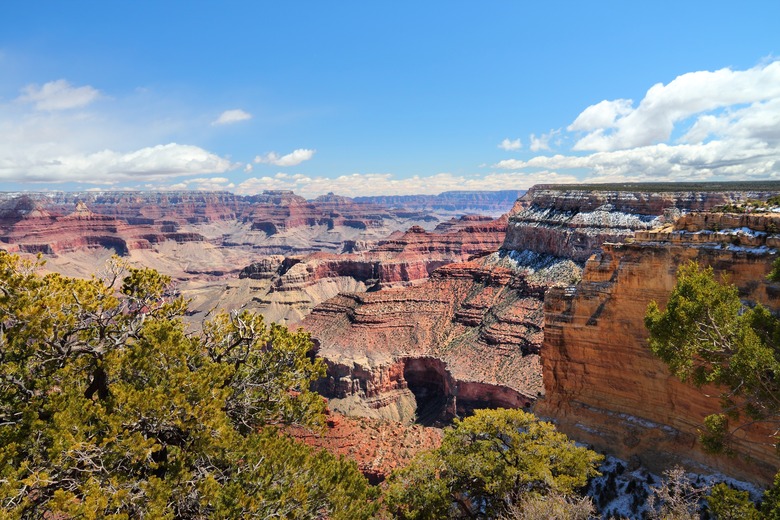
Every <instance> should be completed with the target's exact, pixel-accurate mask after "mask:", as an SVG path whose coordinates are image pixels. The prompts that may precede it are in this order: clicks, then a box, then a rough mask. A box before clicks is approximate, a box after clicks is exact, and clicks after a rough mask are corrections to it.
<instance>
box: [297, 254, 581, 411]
mask: <svg viewBox="0 0 780 520" xmlns="http://www.w3.org/2000/svg"><path fill="white" fill-rule="evenodd" d="M536 260H537V267H538V268H539V269H540V270H543V269H549V270H550V271H549V273H551V272H552V270H554V269H560V268H561V264H562V263H565V261H561V260H549V259H541V258H539V257H537V258H536ZM569 264H571V263H570V262H569ZM571 265H572V269H574V270H576V266H574V265H573V264H571ZM535 272H536V271H535V270H534V269H533V268H532V267H531V266H530V265H519V264H517V262H516V261H515V260H513V259H512V258H511V257H509V256H507V255H500V254H498V253H496V254H493V255H490V256H487V257H483V258H481V259H479V260H473V261H470V262H463V263H457V264H450V265H447V266H443V267H440V268H439V269H437V270H435V271H434V272H433V273H432V274H431V276H430V278H429V279H428V280H425V281H423V282H421V283H418V284H415V285H412V286H410V287H406V288H403V289H387V290H383V291H379V292H370V293H365V294H342V295H339V296H337V297H335V298H332V299H330V300H328V301H326V302H324V303H322V304H321V305H319V306H318V307H316V308H315V309H314V310H313V311H312V313H311V314H310V315H309V316H308V317H306V318H305V319H304V320H303V322H302V323H301V325H302V326H303V327H304V328H305V329H306V330H308V331H310V332H311V333H312V335H313V337H314V338H315V340H316V341H317V343H318V345H319V348H318V353H319V355H320V356H321V357H322V358H324V359H325V361H326V363H327V365H328V377H327V379H326V380H325V381H323V383H322V386H321V390H322V391H323V392H324V393H325V395H327V396H329V397H332V399H331V405H332V406H334V407H336V409H342V410H343V411H345V413H353V414H359V415H367V416H376V417H387V418H395V419H402V420H410V419H412V418H413V417H412V416H411V415H410V413H411V414H414V413H416V414H417V419H418V420H420V418H421V417H422V419H423V422H426V421H427V422H433V423H435V422H436V420H441V419H446V418H447V417H452V416H453V415H454V414H456V413H458V414H463V413H468V411H469V410H471V409H473V408H475V407H495V406H507V405H510V404H511V405H512V406H524V407H527V406H530V404H531V402H532V401H533V400H534V399H535V398H536V397H537V395H539V394H540V393H541V392H542V384H541V377H540V376H541V371H540V366H539V349H540V346H541V341H542V329H541V323H542V296H543V294H544V292H545V290H546V288H547V286H546V285H544V284H541V283H537V282H536V281H533V276H532V274H533V273H535ZM549 273H548V274H549ZM569 275H571V273H569ZM552 278H553V277H552V276H548V277H547V280H548V281H547V282H546V283H547V284H551V283H556V282H555V281H553V279H552ZM567 279H568V278H567ZM411 396H414V397H415V402H412V403H411V405H412V406H413V407H414V408H412V409H410V403H409V399H410V397H411Z"/></svg>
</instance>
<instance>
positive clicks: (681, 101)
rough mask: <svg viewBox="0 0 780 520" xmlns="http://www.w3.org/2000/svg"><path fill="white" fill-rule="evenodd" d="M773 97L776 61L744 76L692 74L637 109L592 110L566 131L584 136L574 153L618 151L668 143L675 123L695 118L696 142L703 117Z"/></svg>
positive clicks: (616, 104)
mask: <svg viewBox="0 0 780 520" xmlns="http://www.w3.org/2000/svg"><path fill="white" fill-rule="evenodd" d="M778 97H780V61H774V62H771V63H768V64H763V65H760V66H757V67H754V68H752V69H749V70H743V71H734V70H731V69H720V70H717V71H714V72H711V71H698V72H691V73H688V74H683V75H682V76H678V77H677V78H675V79H674V80H672V81H671V82H669V84H668V85H663V84H662V83H658V84H656V85H653V86H652V87H651V88H650V89H649V90H648V91H647V93H646V94H645V97H644V99H642V101H641V102H640V103H639V106H637V107H636V108H633V106H632V103H631V101H630V100H627V99H618V100H615V101H602V102H600V103H598V104H596V105H592V106H590V107H588V108H586V109H585V110H584V111H583V112H582V113H581V114H580V115H579V116H578V117H577V118H576V119H575V120H574V122H573V123H572V124H571V125H569V127H568V130H570V131H585V132H587V134H586V135H585V136H583V137H582V138H581V139H580V140H579V141H577V143H576V144H575V145H574V149H575V150H594V151H612V150H622V149H628V148H634V147H639V146H647V145H652V144H656V143H661V142H664V141H667V140H668V139H669V138H670V136H671V135H672V132H673V130H674V129H675V125H676V124H677V123H679V122H681V121H684V120H686V119H688V118H690V117H692V116H697V115H699V118H698V120H697V121H696V122H695V123H694V127H695V126H696V123H698V121H699V120H702V121H703V122H702V124H701V125H700V126H699V128H697V129H696V132H694V134H693V135H692V137H698V136H700V135H702V132H703V131H704V128H702V127H703V126H705V125H707V119H706V118H708V117H710V114H708V112H711V111H713V110H722V109H727V108H728V107H735V106H738V105H744V104H756V103H761V102H766V101H769V100H772V99H776V98H778Z"/></svg>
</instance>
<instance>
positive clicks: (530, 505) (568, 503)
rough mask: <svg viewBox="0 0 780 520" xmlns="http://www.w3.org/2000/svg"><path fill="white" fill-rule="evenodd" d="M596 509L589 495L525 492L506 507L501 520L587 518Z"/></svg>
mask: <svg viewBox="0 0 780 520" xmlns="http://www.w3.org/2000/svg"><path fill="white" fill-rule="evenodd" d="M595 513H596V509H595V508H594V507H593V502H592V501H591V499H590V498H589V497H579V496H576V495H575V496H567V495H562V494H560V493H551V494H549V495H547V496H541V495H537V494H535V493H527V494H525V495H523V496H521V497H520V498H519V499H518V500H517V501H516V502H514V503H513V504H511V505H509V507H507V511H506V513H504V515H503V516H502V517H501V518H502V520H549V519H551V518H565V519H566V520H589V519H591V518H596V516H595Z"/></svg>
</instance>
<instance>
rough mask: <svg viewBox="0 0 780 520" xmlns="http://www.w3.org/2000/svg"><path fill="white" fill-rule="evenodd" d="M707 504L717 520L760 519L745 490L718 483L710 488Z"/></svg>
mask: <svg viewBox="0 0 780 520" xmlns="http://www.w3.org/2000/svg"><path fill="white" fill-rule="evenodd" d="M707 506H708V507H709V509H710V511H711V512H712V514H713V515H714V516H715V518H716V519H717V520H760V518H761V515H760V514H759V512H758V510H757V509H756V506H755V504H753V502H752V501H751V500H750V494H749V493H748V492H747V491H737V490H736V489H732V488H730V487H729V486H727V485H726V484H723V483H720V484H717V485H715V487H713V488H712V492H711V493H710V496H709V497H707Z"/></svg>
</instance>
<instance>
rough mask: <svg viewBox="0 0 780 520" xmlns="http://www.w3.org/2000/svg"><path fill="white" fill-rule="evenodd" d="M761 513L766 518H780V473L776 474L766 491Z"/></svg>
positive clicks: (773, 519) (779, 519)
mask: <svg viewBox="0 0 780 520" xmlns="http://www.w3.org/2000/svg"><path fill="white" fill-rule="evenodd" d="M761 513H762V514H763V515H764V518H767V519H770V520H780V473H778V474H777V475H775V480H774V482H773V484H772V485H771V486H770V487H769V489H767V490H766V491H765V492H764V500H763V502H762V503H761Z"/></svg>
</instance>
